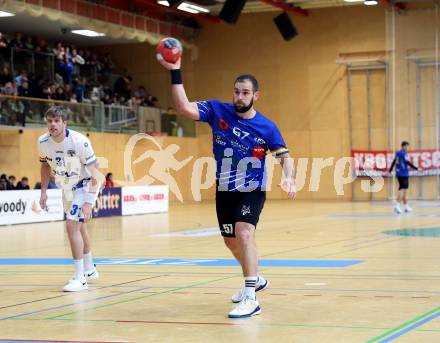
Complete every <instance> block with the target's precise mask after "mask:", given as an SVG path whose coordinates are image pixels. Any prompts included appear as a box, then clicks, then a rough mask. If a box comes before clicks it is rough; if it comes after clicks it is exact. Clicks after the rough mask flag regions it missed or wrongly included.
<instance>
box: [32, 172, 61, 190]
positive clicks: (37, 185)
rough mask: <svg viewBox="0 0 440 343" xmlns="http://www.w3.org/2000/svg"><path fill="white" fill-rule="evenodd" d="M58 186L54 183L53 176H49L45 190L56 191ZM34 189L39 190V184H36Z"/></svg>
mask: <svg viewBox="0 0 440 343" xmlns="http://www.w3.org/2000/svg"><path fill="white" fill-rule="evenodd" d="M57 188H58V186H57V184H56V183H55V176H53V175H51V176H50V178H49V183H48V184H47V189H57ZM34 189H41V182H37V183H36V184H35V186H34Z"/></svg>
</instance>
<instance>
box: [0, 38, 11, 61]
mask: <svg viewBox="0 0 440 343" xmlns="http://www.w3.org/2000/svg"><path fill="white" fill-rule="evenodd" d="M10 54H11V53H10V51H9V42H8V40H7V39H6V37H5V36H3V34H2V33H1V32H0V60H1V61H2V63H3V62H4V60H6V59H7V58H9V55H10Z"/></svg>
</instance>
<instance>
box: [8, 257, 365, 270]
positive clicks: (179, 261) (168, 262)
mask: <svg viewBox="0 0 440 343" xmlns="http://www.w3.org/2000/svg"><path fill="white" fill-rule="evenodd" d="M94 262H95V263H96V264H98V265H141V266H142V265H143V266H145V265H146V266H157V265H160V266H206V267H236V266H239V264H238V262H237V261H236V260H232V259H187V258H96V259H95V261H94ZM362 262H363V261H362V260H260V261H259V266H260V267H304V268H309V267H312V268H345V267H349V266H352V265H355V264H359V263H362ZM71 264H72V260H71V259H67V258H2V259H0V265H8V266H9V265H71Z"/></svg>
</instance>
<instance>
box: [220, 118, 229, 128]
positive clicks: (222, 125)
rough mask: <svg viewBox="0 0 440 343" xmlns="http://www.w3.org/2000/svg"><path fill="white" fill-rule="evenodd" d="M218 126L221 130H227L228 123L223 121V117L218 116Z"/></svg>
mask: <svg viewBox="0 0 440 343" xmlns="http://www.w3.org/2000/svg"><path fill="white" fill-rule="evenodd" d="M218 126H219V127H220V129H222V130H227V129H228V128H229V125H228V123H227V122H225V121H224V120H223V118H220V120H219V122H218Z"/></svg>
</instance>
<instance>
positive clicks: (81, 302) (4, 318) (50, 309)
mask: <svg viewBox="0 0 440 343" xmlns="http://www.w3.org/2000/svg"><path fill="white" fill-rule="evenodd" d="M148 288H150V287H142V288H136V289H133V290H131V291H125V292H119V293H116V294H111V295H105V296H102V297H97V298H93V299H89V300H83V301H77V302H74V303H71V304H65V305H60V306H54V307H48V308H45V309H43V310H37V311H32V312H26V313H20V314H16V315H14V316H9V317H3V318H0V321H1V320H7V319H13V318H19V317H24V316H30V315H32V314H36V313H43V312H48V311H53V310H58V309H60V308H65V307H69V306H74V305H82V304H87V303H91V302H94V301H98V300H103V299H108V298H114V297H117V296H120V295H124V294H130V293H134V292H139V291H142V290H144V289H148Z"/></svg>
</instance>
